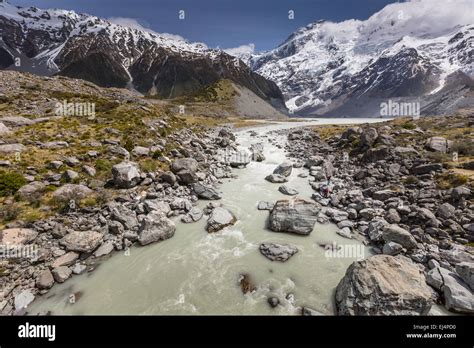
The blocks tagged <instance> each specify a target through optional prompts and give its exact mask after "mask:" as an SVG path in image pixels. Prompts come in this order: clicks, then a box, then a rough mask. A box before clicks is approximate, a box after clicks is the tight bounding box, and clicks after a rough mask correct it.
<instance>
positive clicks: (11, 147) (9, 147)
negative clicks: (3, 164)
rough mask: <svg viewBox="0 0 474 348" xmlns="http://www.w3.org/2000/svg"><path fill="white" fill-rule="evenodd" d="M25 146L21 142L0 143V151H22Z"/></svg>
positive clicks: (5, 152) (7, 152) (6, 152)
mask: <svg viewBox="0 0 474 348" xmlns="http://www.w3.org/2000/svg"><path fill="white" fill-rule="evenodd" d="M24 150H25V147H24V146H23V145H22V144H3V145H0V153H4V154H9V153H16V152H23V151H24Z"/></svg>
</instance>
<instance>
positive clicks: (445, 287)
mask: <svg viewBox="0 0 474 348" xmlns="http://www.w3.org/2000/svg"><path fill="white" fill-rule="evenodd" d="M426 281H427V283H428V284H430V285H431V286H432V287H434V288H435V289H437V290H439V291H441V292H442V293H443V296H444V305H445V307H446V309H447V310H449V311H453V312H458V313H469V314H472V313H474V293H473V292H472V290H471V289H470V288H469V286H468V284H466V283H465V282H464V281H463V280H462V278H461V277H459V276H458V275H457V274H456V273H454V272H451V271H449V270H447V269H445V268H442V267H435V268H433V269H432V270H430V271H429V272H428V274H427V276H426Z"/></svg>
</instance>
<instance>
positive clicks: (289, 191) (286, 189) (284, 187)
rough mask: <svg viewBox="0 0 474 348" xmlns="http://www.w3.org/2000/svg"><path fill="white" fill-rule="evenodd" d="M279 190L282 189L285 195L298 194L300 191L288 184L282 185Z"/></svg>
mask: <svg viewBox="0 0 474 348" xmlns="http://www.w3.org/2000/svg"><path fill="white" fill-rule="evenodd" d="M278 191H280V192H281V193H283V194H284V195H288V196H296V195H297V194H298V191H296V190H295V189H293V188H291V187H288V186H287V185H281V186H280V187H279V188H278Z"/></svg>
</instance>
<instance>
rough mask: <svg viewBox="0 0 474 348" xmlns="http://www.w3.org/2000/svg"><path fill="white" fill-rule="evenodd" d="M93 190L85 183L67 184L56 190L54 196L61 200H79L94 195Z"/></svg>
mask: <svg viewBox="0 0 474 348" xmlns="http://www.w3.org/2000/svg"><path fill="white" fill-rule="evenodd" d="M93 192H94V191H92V190H91V189H90V188H88V187H87V186H84V185H75V184H66V185H63V186H61V187H60V188H58V189H57V190H56V191H54V193H53V197H54V198H55V199H56V200H58V201H61V202H69V201H71V200H75V201H79V200H81V199H84V198H86V197H88V196H90V195H92V193H93Z"/></svg>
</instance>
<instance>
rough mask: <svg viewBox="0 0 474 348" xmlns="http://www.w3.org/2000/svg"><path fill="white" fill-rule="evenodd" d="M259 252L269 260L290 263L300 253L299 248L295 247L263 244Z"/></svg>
mask: <svg viewBox="0 0 474 348" xmlns="http://www.w3.org/2000/svg"><path fill="white" fill-rule="evenodd" d="M259 250H260V252H261V253H262V255H263V256H265V257H266V258H267V259H270V260H272V261H280V262H285V261H288V260H289V259H290V257H292V256H293V255H294V254H296V253H297V252H298V248H297V247H295V246H293V245H289V244H278V243H262V244H260V247H259Z"/></svg>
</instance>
